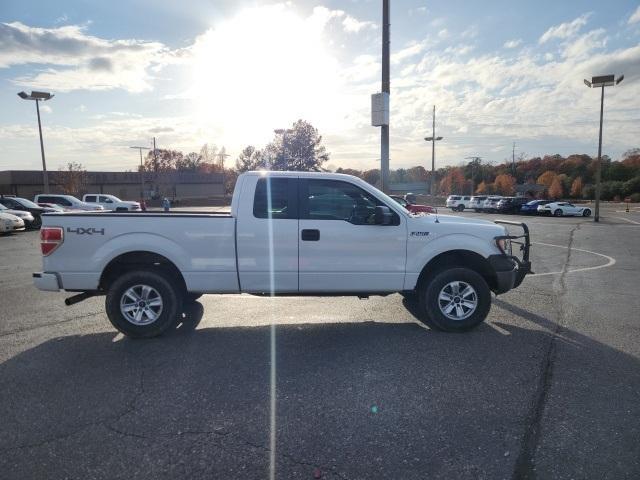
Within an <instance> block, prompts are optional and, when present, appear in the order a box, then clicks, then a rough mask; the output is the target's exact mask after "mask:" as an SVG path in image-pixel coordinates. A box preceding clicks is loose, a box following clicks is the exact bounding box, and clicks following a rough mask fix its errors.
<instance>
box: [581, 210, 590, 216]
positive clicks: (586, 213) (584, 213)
mask: <svg viewBox="0 0 640 480" xmlns="http://www.w3.org/2000/svg"><path fill="white" fill-rule="evenodd" d="M582 216H583V217H590V216H591V210H590V209H588V208H585V209H584V210H583V211H582Z"/></svg>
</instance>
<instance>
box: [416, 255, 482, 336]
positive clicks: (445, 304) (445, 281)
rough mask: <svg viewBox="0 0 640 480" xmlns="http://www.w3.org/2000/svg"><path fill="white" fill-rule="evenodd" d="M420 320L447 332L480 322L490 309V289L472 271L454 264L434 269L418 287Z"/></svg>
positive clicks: (474, 325) (465, 328) (471, 326)
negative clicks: (449, 267) (450, 266)
mask: <svg viewBox="0 0 640 480" xmlns="http://www.w3.org/2000/svg"><path fill="white" fill-rule="evenodd" d="M418 296H419V300H420V313H421V316H422V317H423V318H422V320H423V321H424V322H425V323H427V324H429V325H431V326H434V327H436V328H437V329H439V330H443V331H446V332H463V331H466V330H470V329H472V328H474V327H476V326H477V325H478V324H480V323H481V322H482V321H484V319H485V318H486V317H487V315H488V314H489V309H490V308H491V291H490V289H489V286H488V285H487V282H486V281H485V279H484V278H482V276H481V275H480V274H478V273H477V272H475V271H474V270H470V269H468V268H463V267H456V268H451V269H447V270H441V271H439V272H436V273H435V274H433V275H432V276H430V277H429V278H427V279H426V280H425V281H424V282H422V285H420V286H419V287H418Z"/></svg>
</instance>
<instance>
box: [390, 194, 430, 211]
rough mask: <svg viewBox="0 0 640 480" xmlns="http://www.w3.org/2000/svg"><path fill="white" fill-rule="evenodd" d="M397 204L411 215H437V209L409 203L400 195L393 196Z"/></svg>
mask: <svg viewBox="0 0 640 480" xmlns="http://www.w3.org/2000/svg"><path fill="white" fill-rule="evenodd" d="M391 198H393V199H394V200H395V201H396V202H398V203H399V204H400V205H402V206H403V207H404V208H406V209H407V210H409V211H410V212H411V213H436V209H435V208H433V207H430V206H429V205H419V204H417V203H411V202H409V201H408V200H407V199H406V198H405V197H401V196H399V195H391Z"/></svg>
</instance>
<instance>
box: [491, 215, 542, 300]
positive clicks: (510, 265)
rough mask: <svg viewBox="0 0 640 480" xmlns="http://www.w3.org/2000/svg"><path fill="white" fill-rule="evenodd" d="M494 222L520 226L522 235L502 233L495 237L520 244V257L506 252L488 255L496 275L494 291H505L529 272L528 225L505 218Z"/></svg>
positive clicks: (529, 245) (497, 292) (498, 292)
mask: <svg viewBox="0 0 640 480" xmlns="http://www.w3.org/2000/svg"><path fill="white" fill-rule="evenodd" d="M495 223H499V224H504V225H512V226H515V227H520V228H522V230H523V234H522V235H503V236H500V237H496V240H500V239H504V240H509V241H510V242H511V243H512V244H515V245H520V252H522V257H521V258H519V257H518V256H516V255H508V254H506V253H503V254H500V255H491V256H490V257H489V259H488V260H489V265H491V268H492V269H493V271H494V272H495V275H496V288H495V290H494V291H495V293H496V294H500V293H505V292H508V291H509V290H511V289H513V288H516V287H518V286H520V284H521V283H522V281H523V280H524V277H525V276H526V275H527V274H529V273H531V262H530V261H529V251H530V249H531V239H530V236H529V227H528V226H527V224H526V223H520V222H510V221H507V220H496V221H495Z"/></svg>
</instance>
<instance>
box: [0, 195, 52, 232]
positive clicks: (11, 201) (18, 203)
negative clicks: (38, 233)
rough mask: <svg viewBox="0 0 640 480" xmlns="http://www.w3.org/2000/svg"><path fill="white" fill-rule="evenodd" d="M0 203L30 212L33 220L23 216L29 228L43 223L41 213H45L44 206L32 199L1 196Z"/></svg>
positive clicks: (10, 207)
mask: <svg viewBox="0 0 640 480" xmlns="http://www.w3.org/2000/svg"><path fill="white" fill-rule="evenodd" d="M0 204H2V205H4V206H5V207H7V208H8V209H10V210H20V211H23V212H29V213H30V214H31V216H32V217H33V220H27V219H26V218H23V220H24V223H25V224H26V226H27V228H40V225H42V218H41V217H40V215H42V214H43V213H44V208H42V207H41V206H39V205H36V204H35V203H33V202H32V201H31V200H27V199H26V198H20V197H5V196H2V197H0ZM14 215H15V214H14Z"/></svg>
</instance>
